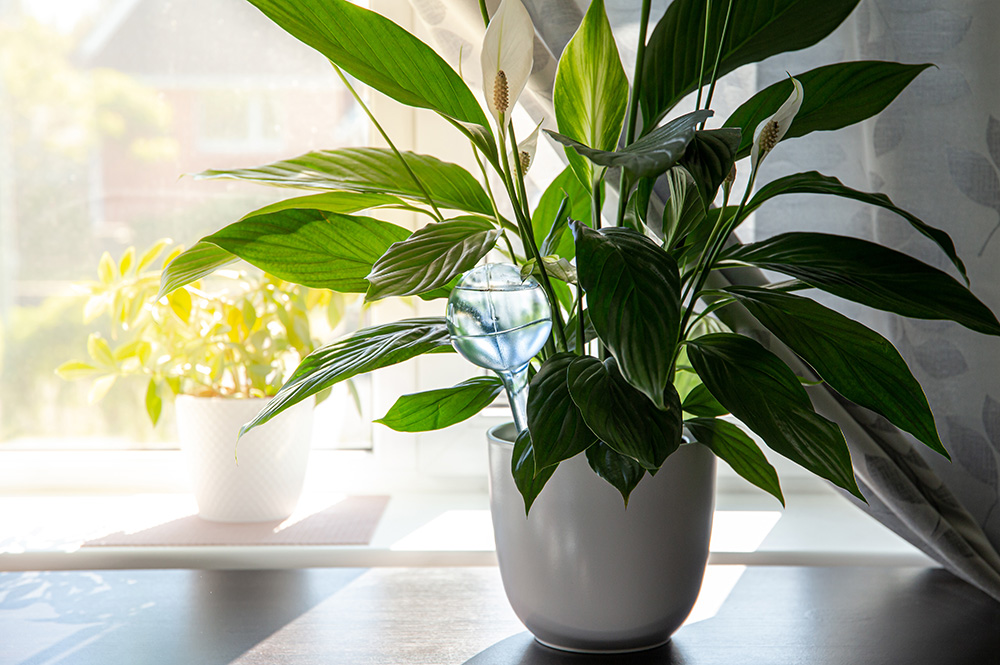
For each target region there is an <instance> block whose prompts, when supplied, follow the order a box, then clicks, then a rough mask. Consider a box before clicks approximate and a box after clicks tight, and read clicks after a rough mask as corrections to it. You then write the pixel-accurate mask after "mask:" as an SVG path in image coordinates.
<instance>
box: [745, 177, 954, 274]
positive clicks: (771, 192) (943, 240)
mask: <svg viewBox="0 0 1000 665" xmlns="http://www.w3.org/2000/svg"><path fill="white" fill-rule="evenodd" d="M779 194H832V195H834V196H840V197H842V198H845V199H851V200H853V201H860V202H862V203H867V204H869V205H874V206H879V207H880V208H885V209H886V210H889V211H891V212H894V213H896V214H897V215H899V216H900V217H902V218H903V219H905V220H906V221H907V222H909V223H910V226H912V227H913V228H914V229H916V230H917V231H918V232H920V233H921V234H923V235H924V236H925V237H927V238H930V239H931V240H932V241H933V242H934V243H935V244H936V245H937V246H938V247H940V248H941V251H943V252H944V253H945V254H947V255H948V258H949V259H951V262H952V263H953V264H954V265H955V267H956V268H957V269H958V272H959V273H961V275H962V277H963V278H964V279H965V283H966V284H968V283H969V276H968V275H967V274H966V272H965V264H964V263H962V259H960V258H959V257H958V252H956V251H955V243H953V242H952V240H951V237H950V236H949V235H948V234H947V233H945V232H944V231H942V230H940V229H936V228H934V227H933V226H930V225H928V224H926V223H924V221H923V220H921V219H920V218H919V217H917V216H916V215H914V214H912V213H909V212H907V211H906V210H903V209H902V208H899V207H897V206H896V205H895V204H894V203H893V202H892V201H891V200H889V197H888V196H886V195H885V194H869V193H867V192H859V191H858V190H856V189H851V188H850V187H847V186H845V185H844V184H843V183H842V182H840V180H838V179H836V178H834V177H831V176H827V175H823V174H822V173H817V172H816V171H809V172H808V173H794V174H792V175H789V176H785V177H784V178H778V179H777V180H773V181H771V182H769V183H767V184H766V185H764V186H763V187H761V188H760V190H759V191H758V192H757V193H756V194H754V196H753V198H752V199H750V203H748V204H747V206H746V213H747V214H749V213H751V212H752V211H754V210H756V209H757V208H759V207H760V206H761V205H763V204H764V202H765V201H767V200H768V199H771V198H774V197H775V196H778V195H779Z"/></svg>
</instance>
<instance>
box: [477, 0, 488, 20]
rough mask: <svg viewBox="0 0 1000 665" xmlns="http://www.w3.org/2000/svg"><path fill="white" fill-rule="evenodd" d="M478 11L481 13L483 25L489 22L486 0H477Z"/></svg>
mask: <svg viewBox="0 0 1000 665" xmlns="http://www.w3.org/2000/svg"><path fill="white" fill-rule="evenodd" d="M479 13H480V14H482V15H483V25H485V26H489V24H490V11H489V10H488V9H486V0H479Z"/></svg>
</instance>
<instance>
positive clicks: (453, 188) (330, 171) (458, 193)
mask: <svg viewBox="0 0 1000 665" xmlns="http://www.w3.org/2000/svg"><path fill="white" fill-rule="evenodd" d="M402 155H403V159H405V160H406V163H407V165H408V166H409V167H410V170H412V171H413V173H414V174H415V175H416V176H417V178H419V180H420V182H421V183H423V185H424V188H426V189H427V191H428V193H429V194H430V196H431V199H432V200H433V201H434V203H435V204H437V205H439V206H441V207H443V208H452V209H455V210H464V211H465V212H472V213H482V214H484V215H492V214H493V207H492V206H491V204H490V199H489V197H488V196H487V195H486V192H485V191H484V190H483V187H482V185H480V184H479V182H478V181H477V180H476V179H475V178H473V177H472V175H470V174H469V172H468V171H466V170H465V169H463V168H462V167H461V166H459V165H457V164H451V163H449V162H442V161H441V160H439V159H437V158H436V157H431V156H429V155H419V154H417V153H413V152H403V153H402ZM196 177H197V178H199V179H215V178H230V179H234V180H244V181H246V182H253V183H257V184H260V185H271V186H273V187H295V188H298V189H316V190H326V191H336V190H347V191H351V192H363V193H369V194H371V193H374V194H389V195H394V196H402V197H403V198H407V199H410V200H413V201H416V202H421V203H422V202H424V201H425V197H424V193H423V190H421V189H420V187H418V186H417V183H416V182H414V180H413V176H411V175H410V173H409V172H408V171H407V170H406V169H405V168H403V165H402V163H401V162H400V161H399V158H398V157H396V155H395V153H393V152H392V150H389V149H386V148H341V149H339V150H321V151H317V152H310V153H306V154H305V155H301V156H299V157H295V158H293V159H288V160H283V161H280V162H274V163H272V164H265V165H263V166H257V167H253V168H249V169H231V170H224V171H216V170H211V171H204V172H202V173H199V174H198V175H197V176H196Z"/></svg>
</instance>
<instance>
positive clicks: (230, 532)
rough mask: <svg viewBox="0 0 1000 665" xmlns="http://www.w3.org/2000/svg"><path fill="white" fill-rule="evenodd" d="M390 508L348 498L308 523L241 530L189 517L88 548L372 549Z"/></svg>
mask: <svg viewBox="0 0 1000 665" xmlns="http://www.w3.org/2000/svg"><path fill="white" fill-rule="evenodd" d="M388 503H389V497H387V496H349V497H347V498H345V499H343V500H341V501H338V502H337V503H334V504H333V505H331V506H328V507H327V508H324V509H323V510H320V511H317V512H314V513H312V514H311V515H307V516H305V517H301V518H299V517H298V516H296V515H293V516H292V517H290V518H289V519H287V520H284V521H274V522H252V523H242V524H230V523H225V522H210V521H208V520H203V519H201V518H200V517H198V516H197V515H189V516H187V517H182V518H180V519H176V520H172V521H170V522H165V523H163V524H157V525H156V526H152V527H150V528H148V529H143V530H141V531H136V532H134V533H125V532H123V531H119V532H117V533H112V534H109V535H107V536H102V537H100V538H95V539H94V540H89V541H87V542H85V543H84V544H83V547H170V546H178V547H184V546H196V545H367V544H368V543H369V542H370V541H371V538H372V534H373V533H374V532H375V528H376V527H377V526H378V522H379V519H381V517H382V512H383V511H384V510H385V507H386V504H388Z"/></svg>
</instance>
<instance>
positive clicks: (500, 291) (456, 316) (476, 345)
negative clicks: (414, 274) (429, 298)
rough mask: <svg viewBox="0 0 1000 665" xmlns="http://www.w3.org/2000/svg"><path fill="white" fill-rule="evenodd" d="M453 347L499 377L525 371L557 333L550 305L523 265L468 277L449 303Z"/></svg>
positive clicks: (491, 266)
mask: <svg viewBox="0 0 1000 665" xmlns="http://www.w3.org/2000/svg"><path fill="white" fill-rule="evenodd" d="M447 321H448V332H449V333H451V342H452V345H453V346H454V347H455V350H456V351H458V352H459V353H460V354H462V356H464V357H465V358H467V359H468V360H469V361H470V362H472V363H474V364H476V365H478V366H480V367H485V368H486V369H491V370H493V371H495V372H511V371H516V370H519V369H521V368H523V367H525V366H526V365H527V364H528V362H529V361H530V360H531V359H532V358H533V357H534V356H535V354H537V353H538V352H539V351H540V350H541V349H542V347H543V346H544V345H545V341H546V340H547V339H548V337H549V332H550V331H551V330H552V316H551V311H550V309H549V303H548V301H547V300H546V299H545V294H544V293H543V291H542V288H541V286H540V285H539V284H538V282H537V281H536V280H535V278H533V277H529V278H528V279H526V280H523V281H522V280H521V273H520V270H519V269H518V267H517V266H514V265H510V264H505V263H488V264H486V265H483V266H479V267H478V268H475V269H473V270H470V271H469V272H467V273H466V274H465V275H464V276H463V277H462V279H461V280H460V281H459V283H458V284H457V285H456V286H455V288H454V289H453V290H452V292H451V297H449V298H448V311H447Z"/></svg>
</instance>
